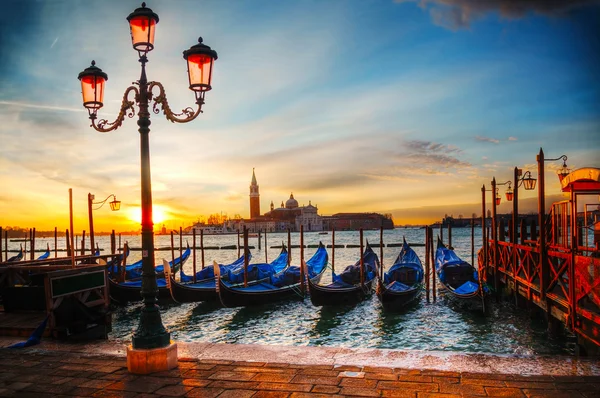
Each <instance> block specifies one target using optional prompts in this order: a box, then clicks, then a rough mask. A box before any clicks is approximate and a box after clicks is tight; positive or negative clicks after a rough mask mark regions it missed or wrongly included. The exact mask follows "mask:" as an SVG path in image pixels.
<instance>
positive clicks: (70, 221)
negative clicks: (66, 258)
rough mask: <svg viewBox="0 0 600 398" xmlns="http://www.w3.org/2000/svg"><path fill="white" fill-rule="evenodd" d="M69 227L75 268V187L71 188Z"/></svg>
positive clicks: (72, 262) (72, 260)
mask: <svg viewBox="0 0 600 398" xmlns="http://www.w3.org/2000/svg"><path fill="white" fill-rule="evenodd" d="M69 228H70V230H71V242H70V243H71V267H73V268H75V242H74V236H73V235H75V233H74V231H75V230H74V229H73V189H72V188H69Z"/></svg>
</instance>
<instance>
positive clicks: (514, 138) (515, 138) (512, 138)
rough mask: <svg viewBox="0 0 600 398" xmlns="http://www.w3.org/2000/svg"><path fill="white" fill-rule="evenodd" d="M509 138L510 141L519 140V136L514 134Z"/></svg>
mask: <svg viewBox="0 0 600 398" xmlns="http://www.w3.org/2000/svg"><path fill="white" fill-rule="evenodd" d="M508 140H509V141H517V140H518V138H517V137H512V136H511V137H508Z"/></svg>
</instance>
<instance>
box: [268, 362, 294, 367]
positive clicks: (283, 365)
mask: <svg viewBox="0 0 600 398" xmlns="http://www.w3.org/2000/svg"><path fill="white" fill-rule="evenodd" d="M264 367H265V368H289V367H290V364H289V363H281V362H267V363H266V364H265V366H264Z"/></svg>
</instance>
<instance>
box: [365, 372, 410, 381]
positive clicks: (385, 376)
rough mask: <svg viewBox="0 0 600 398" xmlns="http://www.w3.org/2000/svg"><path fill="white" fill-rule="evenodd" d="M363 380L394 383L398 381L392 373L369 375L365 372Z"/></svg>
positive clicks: (396, 376) (369, 373)
mask: <svg viewBox="0 0 600 398" xmlns="http://www.w3.org/2000/svg"><path fill="white" fill-rule="evenodd" d="M411 377H412V376H411ZM365 379H373V380H388V381H396V380H398V375H397V374H394V373H371V372H366V373H365Z"/></svg>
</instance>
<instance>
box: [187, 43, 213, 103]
mask: <svg viewBox="0 0 600 398" xmlns="http://www.w3.org/2000/svg"><path fill="white" fill-rule="evenodd" d="M217 58H218V57H217V52H216V51H215V50H213V49H211V48H210V47H209V46H207V45H206V44H202V38H201V37H200V38H198V44H196V45H195V46H192V47H190V49H189V50H185V51H184V52H183V59H185V60H186V61H187V64H188V78H189V81H190V90H192V91H196V92H203V91H209V90H210V89H211V88H212V87H211V80H212V68H213V63H214V61H215V60H216V59H217Z"/></svg>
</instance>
